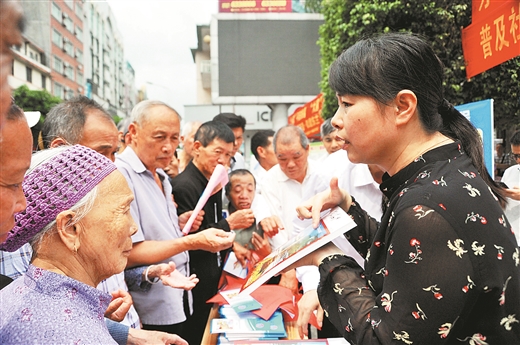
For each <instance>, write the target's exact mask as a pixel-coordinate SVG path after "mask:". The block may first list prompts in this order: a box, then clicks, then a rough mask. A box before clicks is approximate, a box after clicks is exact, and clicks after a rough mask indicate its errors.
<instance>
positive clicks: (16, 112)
mask: <svg viewBox="0 0 520 345" xmlns="http://www.w3.org/2000/svg"><path fill="white" fill-rule="evenodd" d="M22 119H25V115H24V113H23V110H22V108H20V107H19V106H17V105H16V103H15V102H14V98H12V97H11V106H10V107H9V109H8V110H7V120H9V121H14V120H22Z"/></svg>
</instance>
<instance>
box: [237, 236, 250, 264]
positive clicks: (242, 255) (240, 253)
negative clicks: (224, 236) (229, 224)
mask: <svg viewBox="0 0 520 345" xmlns="http://www.w3.org/2000/svg"><path fill="white" fill-rule="evenodd" d="M233 252H235V256H236V257H237V260H238V262H240V264H241V265H242V267H246V265H247V261H251V251H250V250H249V249H247V248H246V247H244V246H243V245H241V244H240V243H238V242H235V243H233Z"/></svg>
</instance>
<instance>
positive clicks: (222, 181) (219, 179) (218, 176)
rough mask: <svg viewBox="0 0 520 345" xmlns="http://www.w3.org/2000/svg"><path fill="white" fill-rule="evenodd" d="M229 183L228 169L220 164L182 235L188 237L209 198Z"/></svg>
mask: <svg viewBox="0 0 520 345" xmlns="http://www.w3.org/2000/svg"><path fill="white" fill-rule="evenodd" d="M228 181H229V177H228V174H227V170H226V168H225V167H224V166H223V165H222V164H218V165H217V166H216V167H215V170H213V174H211V177H210V179H209V181H208V184H207V185H206V188H205V189H204V192H202V195H201V196H200V198H199V201H197V205H196V206H195V209H194V210H193V213H192V214H191V216H190V219H188V221H187V222H186V225H185V226H184V229H182V233H183V234H184V235H187V234H189V233H190V230H191V227H192V226H193V222H194V221H195V218H197V215H198V214H199V212H200V210H202V208H203V207H204V205H206V202H207V201H208V199H209V197H210V196H211V195H212V194H213V191H214V190H215V188H216V187H217V186H218V185H220V186H221V187H222V188H224V187H225V186H226V184H227V183H228Z"/></svg>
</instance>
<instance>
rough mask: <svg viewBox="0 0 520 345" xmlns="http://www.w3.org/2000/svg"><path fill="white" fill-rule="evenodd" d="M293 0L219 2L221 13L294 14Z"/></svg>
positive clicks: (224, 0) (221, 0) (235, 0)
mask: <svg viewBox="0 0 520 345" xmlns="http://www.w3.org/2000/svg"><path fill="white" fill-rule="evenodd" d="M291 5H292V1H291V0H219V2H218V11H219V12H220V13H227V12H233V13H266V12H292V6H291Z"/></svg>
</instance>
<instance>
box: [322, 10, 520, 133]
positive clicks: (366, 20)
mask: <svg viewBox="0 0 520 345" xmlns="http://www.w3.org/2000/svg"><path fill="white" fill-rule="evenodd" d="M312 6H314V8H320V9H321V13H322V14H323V15H324V18H325V22H324V24H323V25H322V26H321V27H320V38H319V41H318V44H319V45H320V50H321V68H322V69H321V77H322V79H321V82H320V88H321V90H322V92H323V93H324V95H325V102H324V108H323V112H322V116H323V117H324V118H329V117H331V116H333V115H334V112H335V111H336V108H337V101H336V97H335V95H334V92H333V91H332V90H331V89H330V87H329V85H328V70H329V67H330V65H331V64H332V62H333V61H334V60H335V59H336V58H337V57H338V56H339V54H341V52H342V51H344V50H345V49H347V48H348V47H350V46H351V45H352V44H354V43H355V42H356V41H358V40H359V39H360V38H363V37H367V36H371V35H374V34H378V33H384V32H398V31H406V32H413V33H416V34H420V35H422V36H424V37H425V38H426V39H427V40H428V41H429V42H431V44H432V46H433V48H434V50H435V52H436V53H437V55H438V56H439V58H440V59H441V60H442V62H443V63H444V66H445V82H444V94H445V98H446V99H448V100H449V101H450V102H452V103H454V104H462V103H469V102H474V101H479V100H483V99H489V98H493V99H494V100H495V103H494V105H495V127H496V128H498V129H507V128H511V127H512V126H515V125H520V82H519V76H518V74H519V71H520V57H517V58H515V59H512V60H509V61H507V62H505V63H503V64H501V65H499V66H496V67H494V68H492V69H490V70H488V71H486V72H484V73H481V74H479V75H477V76H475V77H473V78H471V79H470V80H468V79H466V70H465V65H464V58H463V54H462V38H461V33H462V31H461V28H462V27H466V26H468V25H469V24H470V23H471V0H437V1H428V0H415V1H413V2H409V1H402V0H394V1H381V0H323V1H320V0H314V1H312Z"/></svg>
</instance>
